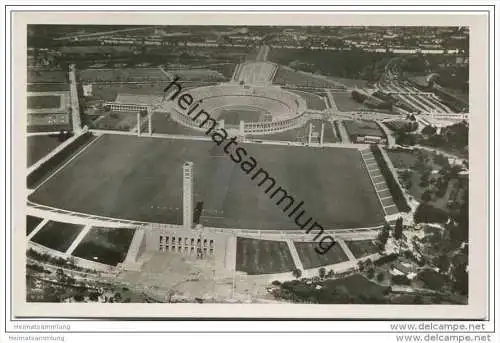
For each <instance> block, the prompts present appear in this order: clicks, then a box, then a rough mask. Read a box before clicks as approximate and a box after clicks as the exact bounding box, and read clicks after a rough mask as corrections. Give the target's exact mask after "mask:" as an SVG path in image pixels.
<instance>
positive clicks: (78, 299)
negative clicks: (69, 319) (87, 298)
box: [73, 293, 83, 302]
mask: <svg viewBox="0 0 500 343" xmlns="http://www.w3.org/2000/svg"><path fill="white" fill-rule="evenodd" d="M73 299H75V301H77V302H82V301H83V295H82V294H80V293H78V294H75V296H74V297H73Z"/></svg>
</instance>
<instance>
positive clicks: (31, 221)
mask: <svg viewBox="0 0 500 343" xmlns="http://www.w3.org/2000/svg"><path fill="white" fill-rule="evenodd" d="M42 220H43V219H42V218H38V217H34V216H26V236H27V235H29V234H30V233H31V232H32V231H33V230H35V228H36V227H37V226H38V224H40V223H41V222H42Z"/></svg>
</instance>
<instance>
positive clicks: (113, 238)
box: [73, 227, 135, 266]
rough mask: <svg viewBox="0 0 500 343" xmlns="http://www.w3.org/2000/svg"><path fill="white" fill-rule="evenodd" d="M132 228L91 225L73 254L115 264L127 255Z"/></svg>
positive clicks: (132, 232)
mask: <svg viewBox="0 0 500 343" xmlns="http://www.w3.org/2000/svg"><path fill="white" fill-rule="evenodd" d="M134 232H135V230H134V229H118V228H102V227H93V228H92V229H90V231H89V232H88V233H87V234H86V235H85V237H84V238H83V240H82V241H81V242H80V244H78V246H77V247H76V249H75V251H73V255H74V256H77V257H81V258H84V259H87V260H91V261H97V262H100V263H104V264H108V265H111V266H116V265H117V264H118V263H120V262H123V260H124V259H125V257H126V256H127V252H128V248H129V246H130V243H131V242H132V238H133V237H134Z"/></svg>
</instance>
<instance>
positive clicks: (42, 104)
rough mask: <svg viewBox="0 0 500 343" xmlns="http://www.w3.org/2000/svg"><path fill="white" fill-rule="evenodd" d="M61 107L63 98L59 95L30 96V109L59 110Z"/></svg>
mask: <svg viewBox="0 0 500 343" xmlns="http://www.w3.org/2000/svg"><path fill="white" fill-rule="evenodd" d="M60 106H61V96H59V95H29V96H28V108H30V109H40V108H59V107H60Z"/></svg>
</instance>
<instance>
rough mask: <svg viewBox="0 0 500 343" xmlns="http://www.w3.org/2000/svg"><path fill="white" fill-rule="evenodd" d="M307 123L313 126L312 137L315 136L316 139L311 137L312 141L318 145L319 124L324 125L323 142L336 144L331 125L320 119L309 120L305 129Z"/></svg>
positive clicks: (336, 140)
mask: <svg viewBox="0 0 500 343" xmlns="http://www.w3.org/2000/svg"><path fill="white" fill-rule="evenodd" d="M309 123H311V124H312V125H313V131H312V133H313V136H314V135H315V134H316V135H317V137H313V141H315V142H317V143H319V140H320V135H321V124H324V136H323V141H324V142H325V143H337V142H338V139H337V137H336V136H335V133H334V131H333V130H334V128H333V126H332V123H330V122H329V121H326V120H321V119H311V120H310V121H309V122H308V125H307V127H308V126H309Z"/></svg>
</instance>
